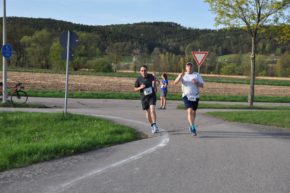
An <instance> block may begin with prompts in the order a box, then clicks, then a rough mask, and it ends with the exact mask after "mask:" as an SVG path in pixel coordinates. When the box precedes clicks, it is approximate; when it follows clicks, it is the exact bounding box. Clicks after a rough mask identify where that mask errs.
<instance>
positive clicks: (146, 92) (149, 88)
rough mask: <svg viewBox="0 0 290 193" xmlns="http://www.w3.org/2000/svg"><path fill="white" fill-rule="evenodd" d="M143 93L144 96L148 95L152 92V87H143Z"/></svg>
mask: <svg viewBox="0 0 290 193" xmlns="http://www.w3.org/2000/svg"><path fill="white" fill-rule="evenodd" d="M143 93H144V95H145V96H146V95H149V94H152V93H153V89H152V87H148V88H144V91H143Z"/></svg>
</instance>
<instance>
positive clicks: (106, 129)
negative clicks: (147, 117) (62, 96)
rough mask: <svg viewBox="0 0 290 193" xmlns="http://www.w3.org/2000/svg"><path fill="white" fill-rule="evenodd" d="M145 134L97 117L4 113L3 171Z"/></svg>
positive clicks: (0, 134)
mask: <svg viewBox="0 0 290 193" xmlns="http://www.w3.org/2000/svg"><path fill="white" fill-rule="evenodd" d="M140 138H141V134H140V133H138V132H137V131H136V130H134V129H132V128H129V127H126V126H123V125H119V124H116V123H113V122H111V121H108V120H103V119H100V118H96V117H90V116H83V115H74V114H68V115H67V116H66V118H64V116H63V114H61V113H24V112H7V113H4V112H2V113H0V149H1V151H0V171H4V170H7V169H11V168H16V167H22V166H26V165H29V164H32V163H37V162H40V161H45V160H50V159H55V158H59V157H63V156H68V155H72V154H76V153H81V152H86V151H89V150H95V149H99V148H103V147H108V146H111V145H115V144H120V143H125V142H129V141H133V140H137V139H140Z"/></svg>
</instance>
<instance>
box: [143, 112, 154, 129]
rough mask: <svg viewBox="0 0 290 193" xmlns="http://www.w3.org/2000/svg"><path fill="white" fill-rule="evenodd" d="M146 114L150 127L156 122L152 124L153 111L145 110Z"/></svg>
mask: <svg viewBox="0 0 290 193" xmlns="http://www.w3.org/2000/svg"><path fill="white" fill-rule="evenodd" d="M145 114H146V118H147V121H148V122H149V123H150V125H151V124H152V123H154V122H152V118H151V110H150V108H148V109H146V110H145Z"/></svg>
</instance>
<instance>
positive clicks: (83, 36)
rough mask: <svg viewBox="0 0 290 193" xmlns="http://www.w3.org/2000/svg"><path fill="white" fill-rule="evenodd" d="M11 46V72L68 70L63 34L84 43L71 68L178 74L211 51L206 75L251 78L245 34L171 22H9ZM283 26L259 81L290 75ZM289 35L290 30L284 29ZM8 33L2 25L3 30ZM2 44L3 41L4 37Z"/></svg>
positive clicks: (268, 40) (265, 45)
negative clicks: (147, 67)
mask: <svg viewBox="0 0 290 193" xmlns="http://www.w3.org/2000/svg"><path fill="white" fill-rule="evenodd" d="M6 26H7V42H8V43H9V44H11V45H12V47H13V57H12V58H11V60H9V66H10V67H23V68H26V67H33V68H41V69H55V70H63V69H64V68H65V61H64V60H62V59H61V57H60V56H61V52H63V48H62V47H61V45H60V42H59V38H60V34H61V33H62V32H63V31H67V30H71V31H74V32H75V33H76V34H77V35H78V38H79V43H78V46H77V47H76V48H75V49H74V50H73V60H72V62H71V68H72V69H73V70H76V71H78V70H81V69H91V70H95V71H101V72H112V71H115V70H119V69H131V70H137V68H138V65H140V64H147V65H150V69H152V70H154V71H158V72H178V71H180V70H181V69H182V66H183V65H184V63H185V62H187V61H189V60H191V61H192V60H193V56H192V53H191V52H192V51H197V50H201V51H208V52H209V55H208V56H207V59H206V61H205V63H204V64H203V65H202V66H201V69H200V70H201V72H203V73H214V74H238V75H248V73H249V72H248V69H249V65H250V64H249V59H248V58H249V51H250V49H251V40H250V38H249V37H248V34H247V33H246V32H245V31H244V30H243V29H240V28H233V29H218V30H212V29H193V28H186V27H183V26H181V25H179V24H176V23H171V22H142V23H135V24H123V25H108V26H89V25H82V24H74V23H70V22H65V21H59V20H53V19H40V18H23V17H8V18H7V24H6ZM280 27H281V26H274V27H273V26H265V30H264V31H263V35H261V36H260V39H259V41H258V45H257V49H258V50H257V51H258V52H257V53H258V57H257V75H264V76H289V75H290V52H289V51H290V50H289V45H290V38H289V37H287V35H280V34H279V33H281V32H282V30H279V29H280ZM281 29H283V30H284V31H285V30H286V32H284V33H285V34H289V33H287V30H288V32H289V31H290V26H288V25H286V27H285V26H283V28H281ZM1 30H2V24H1ZM1 38H2V37H1Z"/></svg>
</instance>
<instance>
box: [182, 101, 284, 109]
mask: <svg viewBox="0 0 290 193" xmlns="http://www.w3.org/2000/svg"><path fill="white" fill-rule="evenodd" d="M198 108H199V109H251V110H290V106H261V105H254V106H253V107H250V106H249V105H242V104H219V103H216V104H212V103H211V104H208V103H199V105H198ZM177 109H185V107H184V104H183V103H180V104H179V105H178V106H177Z"/></svg>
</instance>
